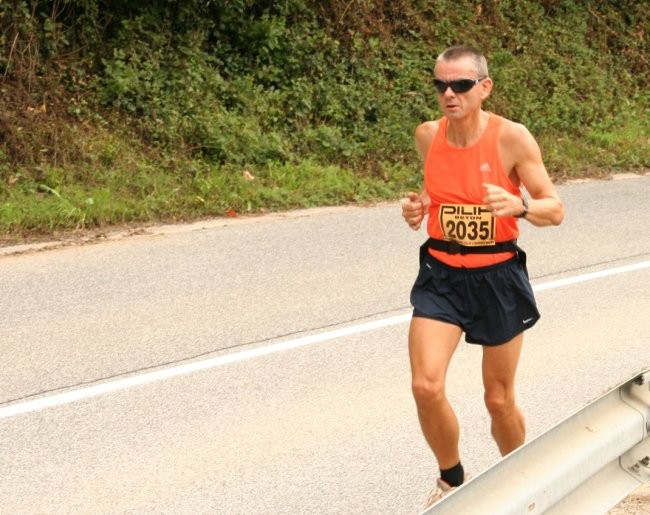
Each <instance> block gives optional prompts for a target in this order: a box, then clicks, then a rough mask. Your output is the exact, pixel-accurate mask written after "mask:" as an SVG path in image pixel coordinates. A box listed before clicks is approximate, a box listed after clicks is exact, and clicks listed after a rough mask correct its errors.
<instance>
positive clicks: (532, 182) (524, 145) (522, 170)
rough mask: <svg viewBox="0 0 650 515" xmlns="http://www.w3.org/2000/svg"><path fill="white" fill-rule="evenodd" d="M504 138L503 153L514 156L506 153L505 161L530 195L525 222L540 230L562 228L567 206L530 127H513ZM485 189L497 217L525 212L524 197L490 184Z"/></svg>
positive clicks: (508, 129)
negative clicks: (559, 226)
mask: <svg viewBox="0 0 650 515" xmlns="http://www.w3.org/2000/svg"><path fill="white" fill-rule="evenodd" d="M503 137H504V141H503V147H502V150H503V149H508V152H509V153H510V155H504V154H506V153H505V152H502V155H504V158H505V159H504V161H506V160H507V162H508V165H509V167H510V169H512V170H513V172H514V174H515V177H514V178H515V179H516V182H519V184H521V185H523V186H524V187H525V188H526V190H527V191H528V194H529V195H530V198H528V199H527V204H528V207H527V213H526V215H525V219H526V220H527V221H529V222H530V223H531V224H533V225H536V226H539V227H542V226H547V225H559V224H560V223H561V222H562V220H563V218H564V205H563V204H562V200H561V199H560V196H559V195H558V193H557V191H556V189H555V186H554V185H553V182H552V181H551V179H550V177H549V176H548V172H547V171H546V167H545V166H544V162H543V160H542V153H541V150H540V148H539V145H538V144H537V142H536V141H535V138H533V136H532V134H530V132H529V131H528V129H526V127H524V126H523V125H521V124H515V123H511V124H510V126H509V127H508V128H507V129H506V131H505V132H504V136H503ZM485 189H486V195H485V198H484V202H485V203H486V204H487V205H488V206H489V207H490V208H491V209H492V212H493V214H494V216H496V217H501V216H519V215H521V214H522V213H523V212H524V209H525V207H524V201H523V199H522V198H521V197H520V196H517V195H512V194H511V193H509V192H507V191H506V190H504V189H502V188H500V187H498V186H495V185H492V184H486V185H485Z"/></svg>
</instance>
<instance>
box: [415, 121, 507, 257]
mask: <svg viewBox="0 0 650 515" xmlns="http://www.w3.org/2000/svg"><path fill="white" fill-rule="evenodd" d="M501 121H502V118H501V117H500V116H497V115H495V114H492V113H490V117H489V119H488V123H487V126H486V128H485V131H484V132H483V134H482V135H481V137H480V139H479V140H478V141H477V142H476V143H474V144H473V145H471V146H469V147H463V148H459V147H453V146H451V145H450V144H449V142H448V141H447V126H448V119H447V118H446V117H442V118H441V119H440V121H439V124H438V131H437V132H436V135H435V137H434V139H433V141H432V142H431V146H430V147H429V150H428V152H427V157H426V160H425V164H424V185H425V188H426V191H427V193H428V194H429V197H430V198H431V206H430V207H429V220H428V222H427V232H428V233H429V236H430V237H431V238H435V239H438V240H451V241H456V242H458V243H460V244H461V245H467V246H477V245H492V244H494V243H496V242H501V241H508V240H514V239H516V238H517V236H518V235H519V226H518V224H517V219H516V218H514V217H510V216H508V217H503V218H494V217H493V216H492V213H491V212H490V211H488V210H487V209H486V207H485V205H484V204H483V197H484V196H485V187H484V186H483V184H484V183H491V184H495V185H497V186H501V187H502V188H504V189H505V190H507V191H509V192H510V193H512V194H513V195H520V192H519V189H518V188H517V187H516V186H515V185H514V184H513V183H512V181H511V180H510V178H509V177H508V174H507V173H506V171H505V170H504V169H503V165H502V163H501V155H500V152H499V129H500V127H501ZM429 252H430V253H431V255H432V256H433V257H435V258H436V259H438V260H440V261H442V262H443V263H446V264H448V265H450V266H455V267H466V268H475V267H480V266H489V265H493V264H496V263H500V262H502V261H505V260H507V259H509V258H511V257H512V256H513V255H514V254H513V253H512V252H501V253H497V254H466V255H461V254H447V253H446V252H442V251H437V250H433V249H429Z"/></svg>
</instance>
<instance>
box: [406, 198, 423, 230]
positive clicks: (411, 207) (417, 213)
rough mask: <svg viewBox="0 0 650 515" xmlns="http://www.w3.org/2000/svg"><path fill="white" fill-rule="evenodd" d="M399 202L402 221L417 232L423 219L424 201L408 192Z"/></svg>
mask: <svg viewBox="0 0 650 515" xmlns="http://www.w3.org/2000/svg"><path fill="white" fill-rule="evenodd" d="M401 202H402V216H403V217H404V220H406V223H407V224H408V225H409V227H410V228H411V229H413V230H414V231H417V230H418V229H419V228H420V226H421V225H422V220H423V219H424V201H423V200H422V198H421V197H420V195H419V194H417V193H413V192H412V191H409V192H408V193H407V194H406V198H403V199H402V201H401Z"/></svg>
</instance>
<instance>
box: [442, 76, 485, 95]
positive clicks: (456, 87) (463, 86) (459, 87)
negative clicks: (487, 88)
mask: <svg viewBox="0 0 650 515" xmlns="http://www.w3.org/2000/svg"><path fill="white" fill-rule="evenodd" d="M433 85H434V86H435V88H436V91H438V93H440V94H442V93H444V92H445V91H447V88H451V90H452V91H453V92H454V93H467V92H468V91H469V90H470V89H472V88H473V87H474V86H475V85H476V81H474V80H471V79H460V80H452V81H451V82H445V81H443V80H438V79H434V81H433Z"/></svg>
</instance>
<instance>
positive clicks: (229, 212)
mask: <svg viewBox="0 0 650 515" xmlns="http://www.w3.org/2000/svg"><path fill="white" fill-rule="evenodd" d="M225 214H226V216H229V217H230V218H235V217H236V216H237V211H235V210H234V209H233V208H230V209H228V210H226V213H225Z"/></svg>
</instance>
